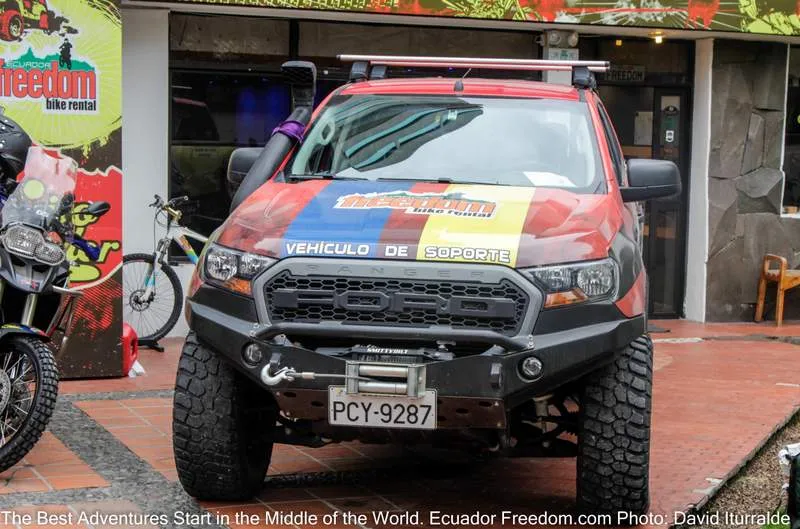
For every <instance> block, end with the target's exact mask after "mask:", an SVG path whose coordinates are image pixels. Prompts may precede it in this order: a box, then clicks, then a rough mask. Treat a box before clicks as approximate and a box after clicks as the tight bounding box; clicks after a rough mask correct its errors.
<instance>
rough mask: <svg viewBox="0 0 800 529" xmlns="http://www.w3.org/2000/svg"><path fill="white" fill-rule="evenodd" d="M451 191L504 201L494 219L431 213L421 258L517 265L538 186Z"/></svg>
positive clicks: (456, 187)
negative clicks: (526, 217) (526, 223)
mask: <svg viewBox="0 0 800 529" xmlns="http://www.w3.org/2000/svg"><path fill="white" fill-rule="evenodd" d="M447 193H448V194H454V195H459V196H462V195H471V196H480V197H481V199H482V200H483V201H485V202H487V203H493V204H497V203H500V204H502V207H500V208H497V211H496V214H495V215H494V216H493V217H492V218H480V217H456V218H454V217H448V216H433V215H432V216H430V217H428V221H427V222H426V223H425V228H424V229H423V230H422V235H421V236H420V239H419V246H418V248H417V260H420V261H455V262H483V263H496V264H503V265H507V266H514V265H515V264H516V262H517V250H518V248H519V241H520V236H521V234H522V227H523V224H524V223H525V216H526V215H527V213H528V208H529V206H530V203H531V200H532V199H533V194H534V188H532V187H503V186H474V185H473V186H470V185H459V184H454V185H451V186H449V187H448V188H447Z"/></svg>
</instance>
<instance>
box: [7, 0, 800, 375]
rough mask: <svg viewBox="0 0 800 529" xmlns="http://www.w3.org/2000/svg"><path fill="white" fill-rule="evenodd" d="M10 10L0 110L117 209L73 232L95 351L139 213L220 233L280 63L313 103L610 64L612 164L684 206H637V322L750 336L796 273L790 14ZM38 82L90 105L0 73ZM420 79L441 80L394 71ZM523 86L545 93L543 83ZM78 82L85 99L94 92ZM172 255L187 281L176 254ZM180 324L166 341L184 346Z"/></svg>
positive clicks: (281, 101)
mask: <svg viewBox="0 0 800 529" xmlns="http://www.w3.org/2000/svg"><path fill="white" fill-rule="evenodd" d="M12 4H14V2H11V3H9V4H8V5H9V6H10V7H6V8H4V9H5V11H4V12H3V13H5V16H3V17H2V18H1V19H0V23H2V24H0V52H2V57H3V60H4V65H5V68H6V70H9V72H10V73H9V74H8V76H5V75H4V76H3V77H2V80H3V90H2V92H1V93H0V104H2V105H4V106H5V107H6V111H7V113H8V115H9V116H10V117H12V118H13V119H18V120H19V121H20V122H21V123H22V125H23V126H24V127H26V129H28V130H29V132H31V135H32V136H33V137H34V140H35V141H37V142H39V143H42V144H44V145H48V146H51V147H53V148H54V149H60V150H61V151H62V152H64V153H65V154H70V155H72V156H73V157H75V158H76V159H78V161H79V163H80V164H81V167H82V168H84V169H85V172H86V173H87V174H93V175H102V176H104V177H105V178H104V179H102V180H97V182H102V186H100V187H98V188H97V189H96V192H97V193H99V194H98V195H96V196H95V195H93V196H94V197H95V198H97V197H98V196H100V195H102V196H103V197H105V198H106V199H108V200H109V201H111V202H112V204H113V205H114V206H115V207H114V209H113V211H114V212H115V213H114V215H111V216H107V217H104V219H103V221H102V222H100V223H93V224H91V223H90V224H89V225H87V226H86V233H87V236H88V237H89V238H90V239H91V240H93V241H95V242H96V244H98V245H99V246H101V247H102V248H103V250H104V251H103V254H102V255H103V260H102V261H101V262H98V263H88V262H86V263H83V264H82V266H81V267H79V269H80V272H79V274H83V275H81V276H80V278H78V276H76V278H78V279H79V280H82V281H84V282H86V283H87V284H89V283H90V282H91V281H93V280H98V279H102V278H104V277H114V278H115V279H114V281H111V282H107V283H104V286H103V288H88V290H87V291H88V292H89V293H90V294H91V295H89V296H86V299H87V300H94V302H89V301H86V302H84V316H85V320H86V321H91V322H92V324H91V325H89V324H85V325H84V324H80V325H83V327H82V328H83V331H82V332H83V334H86V336H91V337H92V338H91V340H92V342H93V343H94V344H96V347H95V349H97V351H98V352H99V351H101V350H108V349H109V348H111V349H113V348H114V345H117V346H118V338H117V337H118V336H119V329H120V326H121V324H122V316H121V310H120V308H121V305H122V303H121V301H119V300H121V295H120V284H119V283H120V280H119V277H118V270H119V268H118V267H119V264H120V261H121V256H122V254H123V251H124V253H126V254H127V253H133V252H151V251H152V250H153V244H154V237H155V235H157V234H154V232H153V230H152V229H151V220H152V213H153V212H152V210H150V209H148V208H147V205H148V204H149V203H151V202H152V200H153V195H154V194H156V193H157V194H159V195H161V196H165V197H166V196H177V195H183V194H187V195H189V196H190V197H191V199H192V203H191V205H190V206H191V207H190V208H189V213H188V214H187V217H186V221H187V224H188V225H189V226H190V227H192V228H194V229H195V230H197V231H199V232H201V233H209V232H211V231H212V230H213V229H214V228H215V227H216V226H218V225H219V223H220V222H221V221H222V219H223V218H224V217H225V216H226V212H227V210H228V205H229V203H230V197H231V190H230V189H229V188H228V187H227V185H226V180H225V178H224V175H225V169H226V166H227V160H228V157H229V155H230V153H231V152H232V150H233V149H234V148H236V147H239V146H254V145H255V146H258V145H261V144H263V143H264V142H265V141H266V139H267V138H268V137H269V135H270V133H271V131H272V129H273V128H274V127H275V125H276V124H278V123H279V122H280V121H281V120H282V119H283V118H284V117H285V116H286V114H287V111H288V108H289V95H288V89H287V86H286V83H285V80H284V79H283V78H282V76H281V74H280V68H279V67H280V64H281V63H282V62H283V61H285V60H287V59H290V58H302V59H307V60H312V61H314V62H315V63H316V64H317V65H318V68H319V86H318V90H317V94H318V97H319V98H322V97H324V96H325V95H326V94H327V93H329V92H330V91H331V90H333V89H334V88H335V87H336V86H338V85H339V84H341V83H343V82H345V81H346V78H347V68H345V67H344V66H343V65H342V64H340V63H339V62H338V61H337V60H336V58H335V57H336V55H337V54H339V53H348V52H349V53H373V54H375V53H379V54H400V55H436V56H448V55H453V56H475V57H492V56H497V57H510V58H552V57H564V58H572V59H574V58H581V59H607V60H610V61H611V62H612V64H613V65H614V67H613V69H612V71H611V72H609V73H608V74H605V75H602V76H599V78H598V82H599V89H598V90H599V92H600V94H601V96H602V97H603V99H604V101H605V102H606V105H607V107H608V112H609V114H610V115H611V118H612V120H613V121H614V122H615V124H616V126H617V130H618V132H619V135H620V140H621V142H622V144H623V147H624V153H625V155H626V156H627V157H653V158H667V159H671V160H674V161H675V162H677V163H678V165H679V166H680V168H681V170H682V175H683V179H684V189H685V191H686V192H685V193H684V194H683V195H682V196H680V197H679V198H675V199H670V200H663V201H659V202H654V203H652V204H649V205H648V206H647V210H646V212H645V215H646V229H645V236H646V239H645V251H646V255H647V261H648V264H649V269H650V276H651V279H650V293H651V295H650V307H649V310H650V313H651V314H652V315H654V316H662V317H676V316H677V317H687V318H690V319H694V320H706V319H749V318H750V317H751V314H752V307H753V304H754V302H755V286H756V277H757V270H758V267H759V265H760V259H761V256H763V254H764V253H767V252H772V253H778V254H781V255H785V256H786V257H787V258H789V259H790V262H791V264H792V265H797V264H798V260H800V235H797V233H800V230H797V229H796V228H797V227H800V225H798V223H800V220H798V218H800V214H799V213H798V209H797V208H798V207H800V198H798V197H800V192H798V184H797V181H798V176H797V175H796V174H795V173H797V167H800V163H798V161H797V159H800V158H798V156H799V155H798V154H797V153H796V152H795V151H796V150H797V149H796V144H797V143H798V140H797V137H798V136H800V133H799V131H800V129H798V123H800V122H798V120H797V115H796V114H797V106H798V105H797V101H795V99H797V97H798V79H800V57H799V56H800V53H790V47H791V45H792V44H795V43H800V40H799V39H798V37H797V36H799V35H800V18H798V14H797V13H796V12H795V6H794V4H792V5H789V4H786V6H784V5H783V3H779V2H777V1H765V2H756V3H750V2H744V1H743V2H741V3H739V4H730V5H728V4H725V5H720V4H718V3H714V2H706V1H698V0H688V1H685V2H680V1H676V2H667V4H668V5H662V4H661V3H659V4H657V5H655V4H654V5H649V4H647V5H645V4H641V5H638V6H635V7H632V6H631V5H630V4H628V3H620V4H619V5H615V6H612V7H609V5H608V4H607V3H602V2H597V1H595V0H579V1H578V2H563V1H557V2H544V1H527V0H525V1H522V0H520V1H515V2H505V1H503V2H488V3H487V2H472V1H464V2H440V1H437V0H423V1H413V2H411V1H405V0H380V1H374V2H372V1H371V2H367V1H363V0H362V1H348V2H304V1H300V2H297V1H284V0H263V1H259V2H251V1H245V0H241V1H237V0H230V1H225V2H223V1H212V0H208V1H189V0H186V1H177V2H163V1H156V0H130V1H129V0H122V2H121V3H120V2H119V1H114V0H102V1H101V0H97V1H93V2H88V1H86V2H83V1H66V0H48V1H47V2H45V1H44V0H36V1H35V2H29V1H27V0H25V1H20V2H18V4H19V7H18V8H14V5H12ZM23 15H24V16H23ZM793 49H794V48H792V50H793ZM53 64H54V65H53ZM37 65H38V66H37ZM40 66H41V67H45V69H47V68H46V67H49V68H51V69H54V70H53V72H52V75H59V72H62V74H63V75H65V76H67V77H68V78H69V79H67V77H64V79H66V81H65V82H67V81H68V80H70V79H74V80H75V82H76V83H78V84H77V85H76V86H77V87H78V89H80V88H81V86H82V85H80V83H84V86H83V88H84V93H83V94H81V93H80V90H79V92H78V93H77V94H76V95H75V98H72V95H71V94H70V93H67V92H68V90H67V88H68V86H66V85H65V87H66V88H65V92H64V94H63V95H64V97H62V98H61V99H64V98H66V99H65V100H64V101H55V99H59V98H53V97H48V98H45V99H49V100H53V101H50V102H47V101H44V102H43V100H42V97H39V96H43V94H38V95H37V94H33V93H27V92H26V93H23V92H22V91H21V90H22V89H21V85H20V81H14V79H16V78H15V77H13V76H15V75H17V74H16V73H14V71H12V70H13V69H14V68H22V69H24V70H25V71H26V72H27V73H25V74H24V76H27V77H24V79H28V80H30V75H31V74H30V73H29V72H30V71H31V69H32V68H33V69H35V68H39V67H40ZM34 67H35V68H34ZM40 69H41V68H40ZM42 72H43V73H41V75H45V73H46V72H45V71H44V70H42ZM67 72H69V74H68V75H67ZM120 74H121V75H120ZM431 74H433V75H446V74H448V72H430V71H427V72H421V71H417V70H414V69H403V70H394V71H392V75H394V76H417V75H431ZM20 75H22V74H20ZM36 75H39V74H36ZM470 75H504V74H502V73H499V72H471V73H470ZM92 76H94V77H92ZM518 76H519V77H521V78H526V79H533V80H540V79H541V80H547V81H551V82H559V80H558V76H557V75H549V74H544V75H542V74H539V73H536V72H533V73H530V72H528V73H519V74H518ZM90 78H91V79H94V81H95V82H96V83H97V84H96V85H93V86H94V87H95V91H92V92H91V93H90V91H89V88H90V87H89V85H88V84H86V83H87V82H88V80H89V79H90ZM7 79H11V81H7ZM20 79H22V77H21V78H20ZM28 84H29V85H31V86H33V85H32V84H31V83H28ZM15 87H16V88H15ZM70 98H72V99H75V102H71V99H70ZM78 100H79V101H78ZM40 103H42V104H40ZM50 103H52V105H50ZM62 104H63V105H66V106H68V107H69V108H66V107H65V108H62V107H61V105H62ZM54 105H58V106H54ZM787 110H788V113H787ZM785 115H787V116H788V120H784V116H785ZM123 131H124V134H123ZM121 169H124V175H125V176H124V178H122V176H121V174H122V172H121ZM784 172H785V173H786V174H787V175H788V176H787V177H786V178H784ZM120 180H121V182H122V184H121V187H122V192H121V193H120V192H119V181H120ZM98 185H99V184H98ZM115 186H116V187H115ZM101 188H102V189H101ZM90 194H91V193H90V192H87V193H86V197H89V195H90ZM120 219H121V220H120ZM120 225H121V230H120ZM120 231H121V233H122V236H121V237H120V235H119V233H120ZM123 248H124V250H123ZM176 250H177V249H176ZM173 254H174V255H173V258H174V259H175V261H176V262H177V263H181V258H182V253H180V252H178V251H175V252H173ZM79 257H80V258H81V259H83V258H84V257H85V256H83V255H79ZM177 269H178V271H179V274H180V276H181V279H182V281H183V282H184V285H185V284H186V283H187V282H188V279H189V276H190V274H191V270H192V267H191V265H190V264H189V263H188V262H185V264H181V265H180V266H178V267H177ZM100 299H102V300H104V301H105V300H114V302H113V303H100V302H98V300H100ZM92 303H94V304H92ZM789 305H790V307H791V305H792V304H791V302H790V303H789ZM98 307H102V308H103V310H99V309H98ZM798 313H800V312H798ZM789 315H790V316H791V310H790V312H789ZM95 322H96V323H95ZM98 325H99V326H98ZM182 325H183V322H182V320H181V321H179V325H178V326H177V327H176V328H175V330H174V331H173V333H174V334H181V333H182V332H184V331H185V327H183V328H182ZM100 327H102V329H100ZM100 336H103V337H105V338H104V339H100V338H99V337H100ZM112 342H113V343H112ZM82 354H83V353H82ZM98 354H99V353H98ZM98 359H99V358H98ZM81 362H82V361H78V362H77V363H76V366H77V367H76V369H77V371H76V372H79V371H80V366H79V365H78V364H80V363H81ZM86 365H88V364H86ZM95 365H96V363H95ZM111 371H113V369H111V370H110V371H109V372H111Z"/></svg>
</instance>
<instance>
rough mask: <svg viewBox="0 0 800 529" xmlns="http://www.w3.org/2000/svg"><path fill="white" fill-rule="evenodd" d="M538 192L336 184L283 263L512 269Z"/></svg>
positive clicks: (305, 216) (309, 210)
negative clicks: (342, 260)
mask: <svg viewBox="0 0 800 529" xmlns="http://www.w3.org/2000/svg"><path fill="white" fill-rule="evenodd" d="M534 192H535V190H534V188H532V187H531V188H524V187H507V186H484V185H463V184H454V185H448V184H436V183H414V182H365V181H339V182H337V181H333V182H330V183H329V185H327V186H325V188H324V189H322V190H321V191H320V192H319V193H318V194H317V195H316V196H315V197H314V198H312V199H311V200H310V201H309V202H308V203H307V204H305V206H304V207H303V208H302V210H300V212H299V213H298V214H297V216H296V217H295V218H294V219H293V220H292V221H291V223H290V224H289V226H288V227H287V229H286V231H285V233H284V234H283V241H282V247H281V251H280V256H281V257H289V256H292V255H315V256H325V257H348V258H352V257H356V258H358V257H361V258H382V257H386V258H394V259H410V260H420V261H450V262H484V263H496V264H503V265H506V266H514V265H515V264H516V261H517V254H518V250H519V245H520V238H521V235H522V232H523V229H524V222H525V218H526V214H527V212H528V209H529V207H530V204H531V201H532V199H533V195H534Z"/></svg>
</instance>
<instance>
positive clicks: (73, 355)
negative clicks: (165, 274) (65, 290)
mask: <svg viewBox="0 0 800 529" xmlns="http://www.w3.org/2000/svg"><path fill="white" fill-rule="evenodd" d="M121 92H122V23H121V19H120V12H119V4H118V0H5V1H3V2H1V3H0V105H1V106H2V107H4V109H5V110H4V112H5V114H6V115H7V116H8V117H10V118H11V119H13V120H14V121H16V122H17V123H19V125H20V126H21V127H22V128H23V129H24V130H25V131H26V132H27V133H28V134H29V135H30V137H31V139H32V140H33V142H34V143H35V144H38V145H43V146H45V147H48V148H51V149H53V150H56V151H59V152H60V153H61V154H62V155H65V156H69V157H71V158H73V159H75V160H76V161H77V162H78V165H79V166H80V171H79V173H78V185H77V189H76V196H75V202H76V209H78V210H80V209H83V208H85V207H86V203H88V202H90V201H95V200H105V201H108V202H109V203H110V204H111V210H110V211H109V212H108V213H107V214H106V215H104V216H102V217H100V218H96V217H94V216H91V215H86V214H83V215H78V216H76V217H75V231H76V232H77V233H78V234H79V235H81V236H82V237H83V238H85V239H86V240H88V241H89V242H90V244H92V245H95V246H97V247H98V248H99V249H100V258H99V260H97V261H92V260H91V259H89V257H88V256H87V255H86V254H85V253H84V252H83V251H81V250H80V249H78V248H76V247H74V246H71V247H69V249H68V252H67V259H69V260H70V261H72V262H73V263H74V266H73V267H72V270H71V274H70V279H71V286H72V287H76V288H81V287H83V288H85V289H84V291H83V292H84V294H83V296H81V297H80V298H78V305H77V308H76V311H75V315H74V317H73V321H72V326H71V330H70V333H69V340H68V342H67V346H66V348H65V349H64V350H63V351H61V353H60V354H59V355H58V357H57V358H58V363H59V369H60V371H61V376H62V377H63V378H74V377H90V376H111V375H120V374H122V373H121V371H122V355H121V353H120V336H121V333H122V305H121V297H122V285H121V280H122V279H121V278H122V271H121V261H122V243H121V239H122V171H121V170H120V167H121V157H122V150H121V145H122V144H121V140H122V94H121ZM103 279H105V281H103Z"/></svg>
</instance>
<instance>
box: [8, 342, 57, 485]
mask: <svg viewBox="0 0 800 529" xmlns="http://www.w3.org/2000/svg"><path fill="white" fill-rule="evenodd" d="M6 348H16V349H26V350H27V353H26V356H27V357H28V358H30V360H31V363H32V364H33V368H34V370H35V371H36V381H37V387H36V392H35V393H34V395H33V402H31V409H30V412H29V413H28V416H27V417H26V418H25V420H24V421H23V423H22V426H21V427H20V429H19V431H17V433H16V434H15V435H14V437H13V438H12V439H11V440H10V441H9V442H8V443H7V444H6V445H5V446H3V447H2V448H0V472H3V471H5V470H8V469H9V468H11V467H12V466H14V465H16V464H17V463H18V462H19V461H20V460H21V459H22V458H23V457H25V455H27V453H28V452H30V451H31V449H32V448H33V447H34V445H35V444H36V443H37V442H38V441H39V439H40V438H41V437H42V433H44V430H45V428H47V423H49V422H50V417H52V416H53V409H55V406H56V399H57V398H58V369H56V362H55V360H54V359H53V353H52V352H51V351H50V348H49V347H47V345H46V344H45V343H43V342H42V341H41V340H38V339H36V338H29V337H27V336H14V337H13V338H11V339H9V341H8V342H6V343H4V344H3V345H2V349H6Z"/></svg>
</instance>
